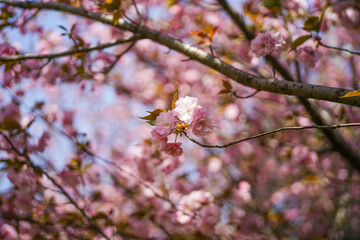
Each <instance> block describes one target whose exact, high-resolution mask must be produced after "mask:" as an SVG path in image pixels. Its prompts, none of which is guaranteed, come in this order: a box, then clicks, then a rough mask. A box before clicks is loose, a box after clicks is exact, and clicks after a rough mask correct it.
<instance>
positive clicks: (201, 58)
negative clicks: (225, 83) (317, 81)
mask: <svg viewBox="0 0 360 240" xmlns="http://www.w3.org/2000/svg"><path fill="white" fill-rule="evenodd" d="M0 3H6V4H9V5H12V6H17V7H20V8H24V9H28V8H38V9H49V10H57V11H61V12H67V13H70V14H74V15H77V16H82V17H86V18H89V19H93V20H96V21H99V22H102V23H105V24H108V25H111V26H114V24H113V17H112V16H110V15H107V14H101V13H95V12H90V11H86V10H84V9H80V8H76V7H73V6H71V5H69V4H65V3H61V2H56V3H55V2H19V1H12V0H0ZM240 23H241V24H243V25H244V26H245V24H244V23H243V22H241V21H239V24H240ZM116 27H118V28H121V29H123V30H126V31H130V32H133V33H135V34H139V35H140V36H141V37H142V38H147V39H150V40H153V41H154V42H157V43H159V44H162V45H164V46H166V47H168V48H170V49H173V50H176V51H178V52H180V53H182V54H184V55H186V56H188V57H189V58H190V59H193V60H196V61H198V62H200V63H202V64H204V65H206V66H208V67H210V68H213V69H214V70H216V71H218V72H219V73H222V74H224V75H225V76H227V77H229V78H230V79H232V80H234V81H236V82H238V83H240V84H243V85H246V86H248V87H251V88H255V89H257V90H263V91H268V92H273V93H279V94H286V95H292V96H297V97H302V98H314V99H318V100H326V101H331V102H338V103H343V104H347V105H352V106H358V107H360V98H357V97H353V98H339V97H341V96H343V95H345V94H346V93H348V92H350V91H351V90H347V89H341V88H331V87H326V86H319V85H312V84H305V83H297V82H289V81H278V80H275V79H267V78H263V77H259V76H254V75H252V74H249V73H246V72H243V71H241V70H239V69H237V68H235V67H233V66H231V65H229V64H227V63H225V62H224V61H222V60H221V59H219V58H216V57H214V56H211V54H208V53H206V52H205V51H203V50H201V49H198V48H196V47H193V46H191V45H189V44H186V43H184V42H182V41H181V40H178V39H175V38H173V37H171V36H168V35H166V34H163V33H162V32H160V31H155V30H151V29H149V28H147V27H146V26H144V25H139V24H136V23H132V22H128V21H126V20H125V19H123V18H120V19H119V21H118V23H117V25H116ZM244 33H245V34H246V36H247V37H251V36H253V34H252V33H251V32H250V31H247V30H246V31H244ZM273 65H276V62H273ZM280 68H281V66H280V67H279V66H277V67H276V69H277V70H278V72H279V73H280V74H282V75H283V73H284V72H281V71H280V70H279V69H280ZM285 70H286V69H285ZM284 76H285V75H284ZM286 76H290V79H288V78H287V77H284V79H287V80H291V75H286Z"/></svg>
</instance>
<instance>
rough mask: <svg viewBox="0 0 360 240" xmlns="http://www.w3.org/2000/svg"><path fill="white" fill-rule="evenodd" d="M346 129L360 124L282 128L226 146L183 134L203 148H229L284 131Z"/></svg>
mask: <svg viewBox="0 0 360 240" xmlns="http://www.w3.org/2000/svg"><path fill="white" fill-rule="evenodd" d="M344 127H360V123H345V124H335V125H328V126H318V125H310V126H303V127H282V128H278V129H274V130H271V131H267V132H263V133H259V134H256V135H254V136H251V137H247V138H242V139H240V140H237V141H235V142H231V143H228V144H225V145H206V144H202V143H200V142H198V141H196V140H195V139H193V138H191V137H190V136H189V134H188V133H186V132H183V133H184V134H185V136H186V137H187V138H188V139H189V140H190V141H192V142H193V143H196V144H197V145H199V146H201V147H205V148H227V147H230V146H232V145H235V144H238V143H241V142H245V141H248V140H251V139H255V138H260V137H264V136H266V135H270V134H274V133H277V132H282V131H299V130H304V129H314V128H315V129H335V128H344Z"/></svg>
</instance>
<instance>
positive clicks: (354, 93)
mask: <svg viewBox="0 0 360 240" xmlns="http://www.w3.org/2000/svg"><path fill="white" fill-rule="evenodd" d="M358 96H360V89H358V90H355V91H351V92H348V93H347V94H345V95H344V96H342V97H339V98H348V97H358Z"/></svg>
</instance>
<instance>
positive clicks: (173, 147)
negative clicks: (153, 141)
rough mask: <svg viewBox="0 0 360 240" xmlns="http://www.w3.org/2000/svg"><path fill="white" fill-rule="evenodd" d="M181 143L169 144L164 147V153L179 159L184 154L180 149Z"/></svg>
mask: <svg viewBox="0 0 360 240" xmlns="http://www.w3.org/2000/svg"><path fill="white" fill-rule="evenodd" d="M180 146H181V143H167V144H166V145H165V147H164V149H163V150H164V152H165V153H166V154H169V155H171V156H173V157H178V156H180V155H181V154H182V153H183V150H182V148H181V147H180Z"/></svg>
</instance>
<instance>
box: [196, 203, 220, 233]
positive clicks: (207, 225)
mask: <svg viewBox="0 0 360 240" xmlns="http://www.w3.org/2000/svg"><path fill="white" fill-rule="evenodd" d="M220 218H221V210H220V208H219V207H218V206H216V205H208V206H205V207H204V208H203V209H202V210H201V213H200V221H199V223H198V224H199V230H200V232H201V233H202V234H204V235H206V236H212V235H213V233H214V232H215V225H216V224H217V223H218V222H219V221H220Z"/></svg>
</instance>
